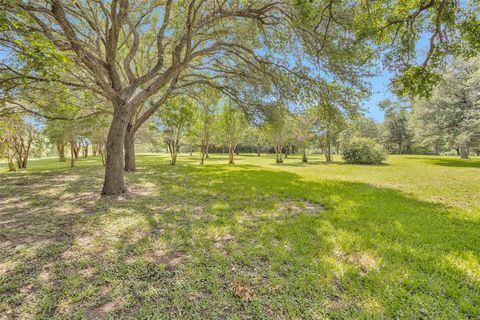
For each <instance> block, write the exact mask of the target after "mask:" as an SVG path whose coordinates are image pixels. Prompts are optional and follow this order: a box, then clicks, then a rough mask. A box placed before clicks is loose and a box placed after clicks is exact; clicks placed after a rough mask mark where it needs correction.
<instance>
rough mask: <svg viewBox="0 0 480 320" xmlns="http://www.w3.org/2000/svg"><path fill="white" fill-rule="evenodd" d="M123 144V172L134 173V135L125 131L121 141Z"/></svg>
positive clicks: (135, 168)
mask: <svg viewBox="0 0 480 320" xmlns="http://www.w3.org/2000/svg"><path fill="white" fill-rule="evenodd" d="M123 143H124V144H125V146H124V147H125V167H124V170H125V171H135V170H137V165H136V163H135V133H133V132H132V131H130V130H127V132H126V133H125V139H124V141H123Z"/></svg>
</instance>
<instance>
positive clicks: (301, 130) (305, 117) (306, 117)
mask: <svg viewBox="0 0 480 320" xmlns="http://www.w3.org/2000/svg"><path fill="white" fill-rule="evenodd" d="M314 122H315V119H314V117H313V115H312V113H311V112H308V110H307V111H305V112H303V113H300V114H297V115H295V116H294V117H293V130H292V131H293V132H292V134H293V140H294V143H295V146H296V147H297V148H299V149H301V150H302V152H303V153H302V162H308V158H307V147H308V144H309V143H310V142H311V141H312V140H313V138H314V132H313V125H314Z"/></svg>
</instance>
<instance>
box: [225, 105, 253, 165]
mask: <svg viewBox="0 0 480 320" xmlns="http://www.w3.org/2000/svg"><path fill="white" fill-rule="evenodd" d="M218 124H219V128H220V135H221V139H222V141H223V143H224V145H225V146H226V147H227V148H228V163H229V164H234V163H235V161H234V154H235V149H236V148H237V145H238V143H239V142H240V141H241V140H242V138H243V136H244V133H245V130H246V128H247V121H246V118H245V115H244V114H243V112H242V110H240V109H238V108H236V107H235V106H234V105H233V104H232V102H231V101H227V102H226V103H225V104H224V105H223V107H222V111H221V112H220V115H219V123H218Z"/></svg>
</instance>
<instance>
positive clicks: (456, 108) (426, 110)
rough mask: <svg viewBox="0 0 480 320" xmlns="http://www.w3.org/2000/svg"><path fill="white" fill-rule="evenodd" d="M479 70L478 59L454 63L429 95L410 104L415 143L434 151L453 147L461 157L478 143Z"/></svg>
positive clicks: (479, 125) (479, 111)
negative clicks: (411, 105) (427, 146)
mask: <svg viewBox="0 0 480 320" xmlns="http://www.w3.org/2000/svg"><path fill="white" fill-rule="evenodd" d="M479 67H480V58H473V59H470V60H469V61H462V60H457V61H455V62H454V63H453V64H452V65H451V67H450V68H449V71H448V72H447V74H446V75H445V76H444V78H445V79H444V80H443V81H442V82H440V83H439V84H438V85H437V86H436V87H435V89H434V90H433V92H432V96H431V97H430V98H428V99H426V98H424V99H417V100H416V101H415V102H414V103H413V112H412V119H411V121H410V126H411V127H412V128H414V132H415V139H416V140H417V141H419V142H420V143H422V144H426V145H430V146H432V147H433V148H435V149H436V150H438V149H439V148H440V147H441V146H445V145H446V146H447V147H449V148H452V147H453V148H456V149H457V150H458V152H459V155H460V157H461V158H468V153H469V147H471V146H473V145H478V144H480V97H479V95H478V88H479V87H478V83H479V81H480V71H479Z"/></svg>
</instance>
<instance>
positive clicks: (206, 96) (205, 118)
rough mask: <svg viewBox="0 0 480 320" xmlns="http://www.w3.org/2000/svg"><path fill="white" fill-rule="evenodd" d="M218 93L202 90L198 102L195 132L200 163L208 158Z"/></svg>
mask: <svg viewBox="0 0 480 320" xmlns="http://www.w3.org/2000/svg"><path fill="white" fill-rule="evenodd" d="M218 99H219V95H218V92H217V91H210V92H208V93H207V92H206V91H203V92H202V94H201V97H200V99H199V100H200V101H199V103H198V109H199V110H198V118H197V123H196V130H195V131H196V132H197V133H198V138H199V139H200V152H201V158H200V164H204V162H205V158H208V148H209V146H210V142H211V138H212V129H213V128H212V127H213V125H214V123H215V120H216V119H215V117H216V113H217V105H218Z"/></svg>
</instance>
